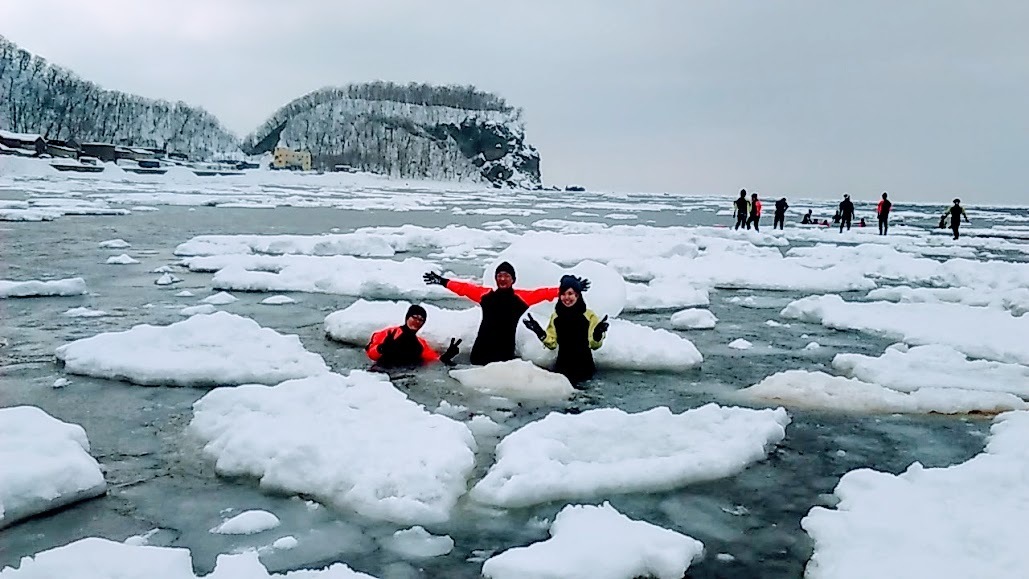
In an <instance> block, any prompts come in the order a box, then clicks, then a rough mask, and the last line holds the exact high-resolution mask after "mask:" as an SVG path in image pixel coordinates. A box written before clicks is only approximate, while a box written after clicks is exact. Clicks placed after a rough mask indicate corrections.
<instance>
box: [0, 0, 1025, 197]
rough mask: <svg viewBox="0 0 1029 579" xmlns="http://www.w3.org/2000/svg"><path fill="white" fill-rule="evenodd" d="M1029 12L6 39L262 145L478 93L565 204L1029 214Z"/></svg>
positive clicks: (23, 10)
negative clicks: (313, 127) (395, 107)
mask: <svg viewBox="0 0 1029 579" xmlns="http://www.w3.org/2000/svg"><path fill="white" fill-rule="evenodd" d="M1027 28H1029V2H1024V1H1020V0H1011V1H1009V0H991V1H989V2H978V1H968V2H957V1H951V0H932V1H929V0H925V1H917V0H916V1H910V2H895V1H893V0H889V1H887V0H861V1H853V2H832V1H825V0H810V1H792V2H756V1H736V0H719V1H717V2H711V1H703V2H701V1H697V2H692V1H687V0H667V1H665V0H654V1H647V0H638V1H636V2H629V1H627V0H626V1H620V0H619V1H616V0H518V1H517V2H491V1H485V0H476V1H471V0H467V1H466V0H433V1H428V0H403V1H399V0H398V1H390V0H366V1H363V2H358V1H348V0H293V1H291V2H283V1H281V0H279V1H274V2H273V1H270V0H176V1H174V2H172V1H165V2H156V1H150V0H147V1H140V0H96V1H82V0H30V1H13V0H2V1H0V34H3V35H4V36H7V37H8V38H9V39H11V40H13V41H14V42H17V43H19V44H20V45H22V46H23V47H24V48H26V49H27V50H30V51H32V52H34V53H36V54H38V55H40V56H43V57H45V58H47V59H49V60H50V61H52V62H55V63H57V64H61V65H64V66H66V67H69V68H71V69H72V70H74V71H75V72H77V73H78V74H80V75H81V76H83V77H85V78H87V79H89V80H92V81H94V82H97V83H99V84H100V85H102V86H104V87H105V88H110V89H116V90H122V91H127V92H132V93H137V94H141V95H144V96H148V97H155V98H164V99H169V100H184V101H186V102H188V103H190V104H195V105H200V106H203V107H204V108H206V109H208V110H210V111H211V112H212V113H214V114H215V115H217V116H218V117H219V118H220V119H222V121H223V122H224V124H225V125H226V126H227V127H228V128H229V129H231V130H232V131H234V132H236V133H237V134H240V135H243V134H246V133H248V132H250V131H251V130H253V129H254V128H256V126H257V125H258V124H259V123H261V122H262V121H263V120H265V118H266V117H267V116H269V115H270V114H271V113H272V112H273V111H274V110H275V109H276V108H278V107H279V106H281V105H283V104H285V103H286V102H288V101H290V100H292V99H294V98H296V97H299V96H301V95H303V94H304V93H307V92H309V91H311V90H314V89H317V88H320V87H323V86H329V85H341V84H345V83H349V82H363V81H369V80H376V79H382V80H391V81H397V82H405V83H406V82H409V81H418V82H430V83H441V84H451V83H456V84H462V85H464V84H474V85H475V86H477V87H479V88H480V89H483V90H487V91H492V92H496V93H498V94H500V95H501V96H503V97H504V98H506V99H507V101H508V102H509V103H510V104H513V105H514V106H518V107H521V108H523V109H524V111H525V115H524V118H525V120H526V124H527V136H528V139H529V141H530V142H531V143H533V144H534V145H535V146H536V147H537V148H538V149H539V151H540V154H541V157H542V166H543V177H544V180H545V181H546V182H547V183H549V184H557V185H565V184H570V183H577V184H583V185H586V186H589V187H592V188H600V189H610V190H617V191H671V192H683V193H721V192H724V193H726V194H730V193H731V192H732V191H733V190H738V189H739V188H741V187H746V188H747V189H751V190H755V191H758V192H762V193H764V194H765V195H766V196H768V197H772V196H779V195H798V196H799V195H805V196H807V195H810V196H837V195H838V194H840V193H841V192H843V191H849V192H850V193H851V194H853V195H855V197H857V198H864V197H872V196H876V195H878V193H879V192H881V191H883V190H889V191H891V192H893V196H894V197H895V198H896V199H898V200H902V199H904V198H910V199H912V200H934V199H948V198H950V197H953V196H955V195H961V196H963V197H965V198H967V199H968V200H969V201H973V200H981V201H993V202H1016V201H1026V200H1029V185H1027V181H1029V112H1027V110H1029V33H1027V32H1026V30H1027Z"/></svg>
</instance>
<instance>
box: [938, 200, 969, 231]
mask: <svg viewBox="0 0 1029 579" xmlns="http://www.w3.org/2000/svg"><path fill="white" fill-rule="evenodd" d="M948 213H950V230H951V231H953V232H954V239H957V238H958V237H960V235H958V228H959V227H960V226H961V218H962V217H964V218H965V223H971V221H969V220H968V215H966V214H965V208H964V207H962V206H961V200H960V199H955V200H954V205H952V206H951V208H950V209H949V210H948ZM943 218H944V219H946V218H947V213H944V214H943ZM940 222H941V223H942V222H943V221H942V220H941V221H940Z"/></svg>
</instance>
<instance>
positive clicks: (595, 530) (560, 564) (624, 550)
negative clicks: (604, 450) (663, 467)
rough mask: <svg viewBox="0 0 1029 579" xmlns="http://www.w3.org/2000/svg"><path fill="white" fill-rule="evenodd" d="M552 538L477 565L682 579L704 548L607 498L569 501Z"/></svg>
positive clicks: (553, 573) (579, 578) (541, 574)
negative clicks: (593, 501) (580, 502)
mask: <svg viewBox="0 0 1029 579" xmlns="http://www.w3.org/2000/svg"><path fill="white" fill-rule="evenodd" d="M550 534H551V538H550V539H548V540H546V541H542V542H540V543H535V544H533V545H529V546H528V547H518V548H515V549H510V550H508V551H504V552H503V553H501V554H499V555H497V556H495V557H492V558H490V559H489V560H487V561H486V563H485V564H484V565H483V566H482V574H483V576H485V577H489V578H491V579H509V578H510V579H537V578H539V579H544V578H551V577H561V578H564V579H633V578H634V577H658V578H659V579H681V578H682V577H683V576H685V574H686V570H687V569H688V568H689V566H690V563H692V562H693V561H694V560H696V559H698V558H699V557H700V556H701V555H703V553H704V544H703V543H701V542H700V541H698V540H696V539H694V538H692V537H689V536H687V535H683V534H681V533H677V532H675V531H672V530H669V529H663V528H661V527H658V526H656V525H652V524H650V523H647V522H645V521H634V520H632V519H630V518H629V517H626V516H625V515H623V514H622V513H620V512H618V511H617V510H615V508H614V507H612V506H611V505H610V504H609V503H606V502H605V503H604V504H603V505H601V506H593V505H568V506H567V507H565V508H563V509H561V512H559V513H558V514H557V516H556V517H555V518H554V523H553V524H552V525H551V526H550Z"/></svg>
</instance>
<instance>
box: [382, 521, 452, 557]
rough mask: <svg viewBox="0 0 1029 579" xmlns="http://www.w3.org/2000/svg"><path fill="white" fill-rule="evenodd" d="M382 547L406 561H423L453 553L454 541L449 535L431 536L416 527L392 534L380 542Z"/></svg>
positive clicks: (421, 528)
mask: <svg viewBox="0 0 1029 579" xmlns="http://www.w3.org/2000/svg"><path fill="white" fill-rule="evenodd" d="M382 546H383V547H385V548H387V549H389V550H390V551H393V552H394V553H397V554H398V555H401V556H403V557H406V558H408V559H424V558H427V557H439V556H441V555H446V554H447V553H449V552H451V551H453V550H454V540H453V539H451V538H450V536H449V535H443V536H436V535H433V534H432V533H430V532H428V531H426V530H425V529H424V528H423V527H420V526H417V525H416V526H414V527H411V528H410V529H401V530H399V531H397V532H395V533H393V534H392V535H390V536H389V537H387V538H386V539H384V540H383V541H382Z"/></svg>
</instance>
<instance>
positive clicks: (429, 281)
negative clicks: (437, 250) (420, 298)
mask: <svg viewBox="0 0 1029 579" xmlns="http://www.w3.org/2000/svg"><path fill="white" fill-rule="evenodd" d="M422 279H423V280H425V284H426V285H441V286H443V287H446V286H447V282H448V281H450V280H449V279H447V278H445V277H443V276H441V275H440V274H438V273H436V272H434V271H429V272H426V273H425V275H423V276H422Z"/></svg>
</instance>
